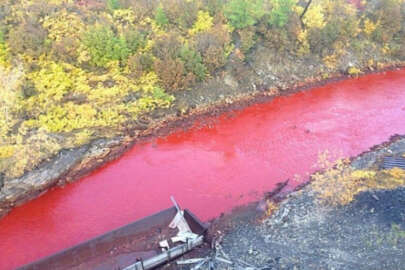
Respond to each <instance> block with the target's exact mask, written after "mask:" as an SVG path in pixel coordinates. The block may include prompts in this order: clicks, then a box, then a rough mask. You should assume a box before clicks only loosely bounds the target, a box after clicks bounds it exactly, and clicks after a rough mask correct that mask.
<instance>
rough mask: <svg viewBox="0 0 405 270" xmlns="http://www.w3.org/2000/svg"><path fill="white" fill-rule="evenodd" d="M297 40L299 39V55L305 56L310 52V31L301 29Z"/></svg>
mask: <svg viewBox="0 0 405 270" xmlns="http://www.w3.org/2000/svg"><path fill="white" fill-rule="evenodd" d="M297 40H298V46H299V47H298V51H297V53H298V55H299V56H304V55H307V54H309V53H310V45H309V42H308V31H306V30H304V31H300V32H299V34H298V36H297Z"/></svg>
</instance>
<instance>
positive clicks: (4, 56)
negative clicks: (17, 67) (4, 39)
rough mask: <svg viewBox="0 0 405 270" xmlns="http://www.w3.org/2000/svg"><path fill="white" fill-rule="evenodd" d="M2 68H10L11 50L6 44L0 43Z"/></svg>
mask: <svg viewBox="0 0 405 270" xmlns="http://www.w3.org/2000/svg"><path fill="white" fill-rule="evenodd" d="M0 66H2V67H4V68H8V67H9V66H10V58H9V49H8V47H7V45H6V44H4V43H0Z"/></svg>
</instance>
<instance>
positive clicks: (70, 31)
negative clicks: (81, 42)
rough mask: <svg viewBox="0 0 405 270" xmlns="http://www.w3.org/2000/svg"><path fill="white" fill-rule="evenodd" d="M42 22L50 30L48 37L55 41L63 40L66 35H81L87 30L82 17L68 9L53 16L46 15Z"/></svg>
mask: <svg viewBox="0 0 405 270" xmlns="http://www.w3.org/2000/svg"><path fill="white" fill-rule="evenodd" d="M41 22H42V26H43V27H44V28H45V29H46V30H48V37H49V38H50V39H52V40H55V41H61V40H62V39H63V38H65V37H79V36H80V35H81V34H82V33H83V31H84V30H85V25H84V24H83V22H82V21H81V19H80V17H79V16H78V15H76V14H75V13H73V12H68V11H67V10H66V9H63V10H61V11H59V12H58V13H56V14H54V15H53V16H45V17H44V18H43V19H42V20H41Z"/></svg>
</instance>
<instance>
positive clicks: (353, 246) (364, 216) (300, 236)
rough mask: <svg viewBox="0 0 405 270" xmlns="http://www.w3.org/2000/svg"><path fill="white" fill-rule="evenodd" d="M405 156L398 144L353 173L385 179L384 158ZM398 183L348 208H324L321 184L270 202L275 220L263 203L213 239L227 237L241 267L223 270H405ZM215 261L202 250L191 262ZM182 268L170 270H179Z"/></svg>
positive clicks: (378, 151)
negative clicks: (378, 174) (380, 174)
mask: <svg viewBox="0 0 405 270" xmlns="http://www.w3.org/2000/svg"><path fill="white" fill-rule="evenodd" d="M404 154H405V138H404V137H403V136H402V137H401V136H396V137H393V138H392V139H391V140H390V142H387V143H385V144H381V145H379V146H376V147H374V148H372V149H371V150H370V151H368V152H365V153H363V154H361V155H360V156H358V157H356V158H353V159H352V161H351V165H350V166H351V167H352V168H353V169H354V170H355V171H364V170H369V171H376V172H378V171H380V172H381V169H380V168H381V165H382V160H383V158H384V157H386V156H402V155H404ZM320 174H325V172H320ZM325 175H328V174H327V173H326V174H325ZM398 177H399V178H398V179H400V180H401V181H402V182H401V181H400V182H399V183H402V184H399V185H398V186H396V187H395V188H390V189H368V190H365V191H363V192H360V193H359V194H357V195H356V196H355V198H354V200H353V201H351V202H349V203H347V204H345V205H334V206H332V205H327V204H325V201H323V200H322V199H321V200H319V193H318V192H319V191H318V189H317V187H316V185H317V180H313V182H311V183H309V184H308V185H306V186H305V187H303V188H301V189H299V190H297V191H295V192H293V193H290V194H288V195H286V194H285V193H284V194H278V195H277V197H278V198H274V197H273V198H270V200H272V202H273V203H274V201H278V203H274V204H272V205H273V206H272V207H273V208H272V210H271V211H269V212H267V213H263V212H261V211H260V209H261V207H260V205H262V203H258V204H252V205H250V206H247V207H244V208H240V209H236V210H235V211H234V213H233V214H231V215H226V216H224V217H222V218H219V219H217V220H216V221H214V222H213V225H212V228H211V237H213V238H217V239H218V237H219V236H220V237H221V239H222V241H221V246H222V248H223V251H224V252H225V254H226V255H227V256H228V257H229V260H230V261H232V262H233V263H234V264H233V265H229V264H225V263H220V264H219V265H217V266H218V268H217V269H319V268H322V269H353V268H356V269H402V266H403V264H404V263H405V257H404V250H405V227H404V224H405V187H404V183H405V171H402V176H398ZM329 180H330V181H333V179H329ZM379 180H381V181H384V180H383V179H382V178H380V179H379ZM365 181H367V180H365ZM335 195H336V196H342V195H343V194H339V193H336V194H335ZM282 197H284V199H281V198H282ZM280 199H281V201H280ZM268 214H270V216H268ZM207 255H209V252H208V250H204V249H200V250H198V251H195V252H194V253H191V254H189V255H187V258H193V257H201V256H207ZM174 265H175V263H172V264H171V265H168V266H166V267H163V269H177V268H176V267H178V266H174ZM173 267H174V268H173ZM249 267H250V268H249ZM182 269H188V268H182Z"/></svg>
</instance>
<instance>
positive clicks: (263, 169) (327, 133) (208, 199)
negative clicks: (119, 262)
mask: <svg viewBox="0 0 405 270" xmlns="http://www.w3.org/2000/svg"><path fill="white" fill-rule="evenodd" d="M393 134H405V70H399V71H393V72H386V73H382V74H373V75H367V76H364V77H361V78H358V79H350V80H346V81H342V82H337V83H331V84H328V85H326V86H323V87H319V88H315V89H313V90H310V91H305V92H300V93H297V94H294V95H291V96H288V97H279V98H276V99H275V100H273V101H272V102H269V103H266V104H259V105H255V106H252V107H249V108H246V109H244V110H242V111H240V112H236V113H234V114H233V115H232V117H230V115H229V114H228V115H224V116H223V117H220V118H218V119H216V120H213V121H212V124H210V125H208V126H205V127H201V125H198V124H197V125H196V126H195V127H193V128H192V129H190V130H188V131H184V132H177V133H175V134H173V135H170V136H168V137H165V138H159V139H155V140H153V141H151V142H150V143H144V144H141V145H136V146H135V147H133V148H132V149H131V150H130V151H129V152H127V153H126V154H124V155H123V156H122V157H121V158H120V159H118V160H116V161H114V162H111V163H109V164H108V165H106V166H104V167H103V168H101V169H99V170H97V171H95V172H94V173H93V174H91V175H89V176H87V177H85V178H83V179H82V180H80V181H77V182H75V183H73V184H70V185H68V186H66V187H64V188H56V189H53V190H52V191H50V192H48V193H46V194H45V195H43V196H42V197H40V198H38V199H36V200H34V201H31V202H29V203H27V204H25V205H23V206H21V207H18V208H16V209H14V210H13V211H12V212H11V213H10V214H9V215H8V216H6V217H5V218H4V219H2V220H0V269H2V270H3V269H4V270H7V269H13V268H15V267H17V266H20V265H22V264H25V263H29V262H31V261H33V260H36V259H39V258H41V257H43V256H46V255H49V254H51V253H54V252H56V251H58V250H60V249H63V248H67V247H70V246H72V245H74V244H77V243H79V242H81V241H84V240H87V239H90V238H92V237H94V236H97V235H99V234H102V233H104V232H106V231H108V230H111V229H114V228H117V227H119V226H122V225H124V224H127V223H129V222H133V221H135V220H137V219H139V218H141V217H144V216H146V215H149V214H152V213H154V212H156V211H159V210H161V209H164V208H167V207H170V206H171V202H170V199H169V196H170V195H174V196H175V198H176V200H177V201H178V202H179V203H180V205H181V206H183V207H186V208H188V209H190V210H192V211H193V212H194V213H195V214H196V215H197V216H199V217H200V218H202V219H204V220H208V219H210V218H213V217H216V216H218V215H220V214H221V213H222V212H226V211H229V210H231V209H232V208H233V207H235V206H238V205H242V204H245V203H248V202H251V201H254V200H258V199H260V197H261V196H262V194H263V192H265V191H269V190H271V189H272V188H274V187H275V185H276V183H278V182H281V181H284V180H286V179H288V178H290V179H294V176H295V175H300V176H301V180H300V181H305V179H307V175H308V174H309V173H311V172H313V171H314V170H315V169H316V168H315V167H314V164H315V163H316V161H317V158H318V154H319V153H320V152H323V151H325V150H329V151H330V152H331V153H335V154H338V155H340V156H345V157H348V156H354V155H357V154H359V153H361V152H363V151H365V150H367V149H369V148H370V147H371V146H373V145H375V144H379V143H382V142H384V141H386V140H388V139H389V138H390V136H391V135H393ZM298 182H299V181H294V180H292V181H291V182H290V183H291V185H290V186H289V188H290V189H292V188H293V187H294V186H296V185H297V184H298Z"/></svg>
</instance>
